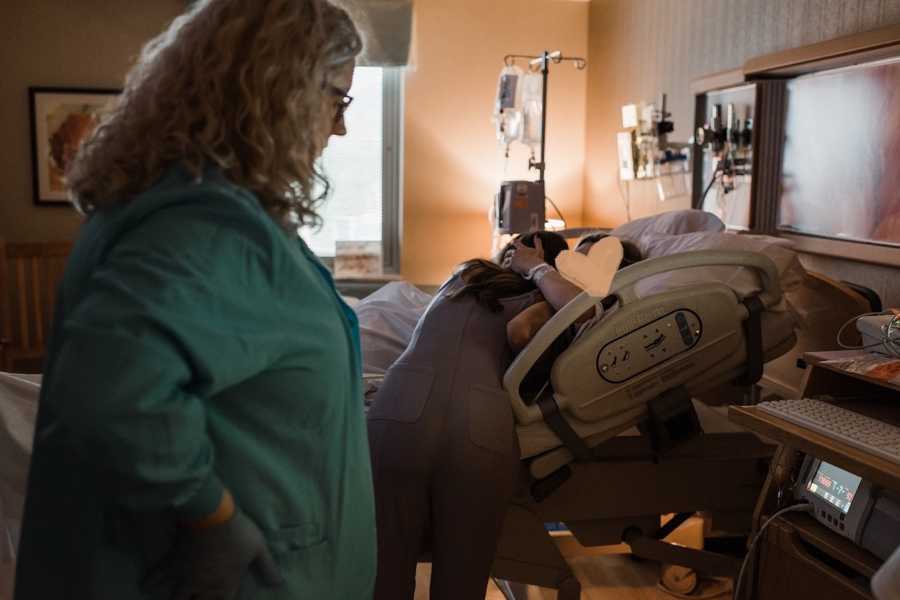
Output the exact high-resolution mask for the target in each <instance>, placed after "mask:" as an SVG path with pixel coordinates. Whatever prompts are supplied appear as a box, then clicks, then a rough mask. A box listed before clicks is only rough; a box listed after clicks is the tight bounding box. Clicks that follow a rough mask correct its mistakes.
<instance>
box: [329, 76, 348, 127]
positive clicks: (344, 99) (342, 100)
mask: <svg viewBox="0 0 900 600" xmlns="http://www.w3.org/2000/svg"><path fill="white" fill-rule="evenodd" d="M331 93H332V94H334V95H335V96H336V97H337V98H339V100H338V102H337V103H336V104H335V106H334V122H335V124H337V123H339V122H340V120H341V119H343V118H344V113H346V112H347V109H348V108H350V105H351V104H353V96H350V95H349V94H347V92H345V91H344V90H342V89H341V88H339V87H337V86H334V85H333V86H331Z"/></svg>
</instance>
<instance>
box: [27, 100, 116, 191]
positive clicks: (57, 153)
mask: <svg viewBox="0 0 900 600" xmlns="http://www.w3.org/2000/svg"><path fill="white" fill-rule="evenodd" d="M120 93H121V90H113V89H81V88H55V87H30V88H28V99H29V104H30V107H31V146H32V172H33V177H34V202H35V204H41V205H57V206H67V205H68V204H69V199H68V192H67V189H66V180H65V173H66V169H67V168H68V167H69V165H70V164H71V162H72V159H73V158H75V153H76V152H77V151H78V147H79V145H80V144H81V142H83V141H84V140H85V139H86V138H87V137H88V135H90V133H91V132H92V131H93V130H94V128H95V127H96V126H97V124H98V123H99V122H100V118H101V117H102V115H103V113H104V112H105V111H107V110H109V109H110V108H111V107H112V106H113V103H114V101H115V99H116V98H117V97H118V95H119V94H120Z"/></svg>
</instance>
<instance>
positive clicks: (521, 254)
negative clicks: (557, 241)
mask: <svg viewBox="0 0 900 600" xmlns="http://www.w3.org/2000/svg"><path fill="white" fill-rule="evenodd" d="M543 262H544V248H543V245H542V244H541V238H539V237H538V236H534V248H532V247H531V246H526V245H525V244H523V243H522V242H521V241H519V240H518V239H515V240H513V253H512V256H511V257H510V262H509V268H510V269H512V270H513V271H515V272H516V273H518V274H519V275H524V274H525V273H527V272H528V271H529V269H531V268H532V267H535V266H537V265H539V264H541V263H543Z"/></svg>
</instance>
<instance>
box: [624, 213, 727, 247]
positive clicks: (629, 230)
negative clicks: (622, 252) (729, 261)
mask: <svg viewBox="0 0 900 600" xmlns="http://www.w3.org/2000/svg"><path fill="white" fill-rule="evenodd" d="M701 231H705V232H714V233H718V232H722V231H725V224H724V223H722V221H721V219H719V217H717V216H716V215H714V214H712V213H708V212H706V211H702V210H694V209H688V210H674V211H672V212H666V213H661V214H658V215H651V216H649V217H643V218H641V219H636V220H634V221H631V222H629V223H625V224H623V225H619V226H618V227H616V228H615V229H613V230H612V231H610V232H609V234H610V235H613V236H615V237H617V238H624V239H627V240H633V241H635V242H638V241H640V239H641V238H643V237H644V236H647V235H654V234H664V235H681V234H685V233H696V232H701Z"/></svg>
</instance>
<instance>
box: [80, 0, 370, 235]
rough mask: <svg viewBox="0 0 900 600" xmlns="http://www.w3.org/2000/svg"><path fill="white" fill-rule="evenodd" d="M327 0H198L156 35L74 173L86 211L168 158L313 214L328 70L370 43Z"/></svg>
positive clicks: (311, 217)
mask: <svg viewBox="0 0 900 600" xmlns="http://www.w3.org/2000/svg"><path fill="white" fill-rule="evenodd" d="M362 44H363V43H362V39H361V37H360V34H359V32H358V30H357V28H356V26H355V25H354V23H353V21H352V19H351V18H350V16H349V15H348V14H347V12H346V11H345V10H344V9H342V8H339V7H338V6H335V5H334V4H332V3H331V2H329V1H328V0H265V1H261V0H199V1H198V2H196V3H195V4H194V5H193V6H192V7H191V9H190V10H189V11H188V12H187V13H185V14H184V15H182V16H180V17H178V18H177V19H175V20H174V21H173V22H172V24H171V26H170V27H169V28H168V30H167V31H165V32H163V33H162V34H160V35H159V36H158V37H156V38H155V39H153V40H152V41H150V42H149V43H148V44H147V45H146V46H145V47H144V49H143V51H142V53H141V55H140V57H139V59H138V60H137V63H136V65H135V66H134V67H133V69H132V70H131V71H130V73H129V74H128V77H127V78H126V81H125V89H124V91H123V93H122V95H121V97H120V100H119V102H118V103H117V105H116V106H115V107H114V108H113V110H112V111H111V112H110V114H109V115H108V116H107V117H106V118H105V119H104V120H103V121H102V122H101V124H100V125H99V126H98V127H97V129H96V130H95V131H94V132H93V134H92V135H91V136H90V138H89V139H88V140H87V141H86V142H85V143H84V144H83V145H82V147H81V149H80V150H79V152H78V155H77V157H76V159H75V161H74V163H73V165H72V167H71V169H70V170H69V172H68V173H67V182H68V184H69V188H70V190H71V196H72V200H73V202H74V204H75V206H76V208H78V209H79V210H80V211H82V212H83V213H87V214H90V213H92V212H94V211H96V210H99V209H103V208H105V207H110V206H114V205H117V204H121V203H125V202H128V201H129V200H130V199H131V198H132V197H134V196H135V195H136V194H138V193H140V192H141V191H143V190H145V189H147V188H148V187H150V186H151V185H152V184H153V183H154V182H155V181H156V180H157V179H158V178H159V177H160V176H161V175H162V173H163V172H164V171H165V170H167V169H168V168H170V167H172V166H174V165H181V166H183V167H184V168H186V169H187V170H188V171H189V172H190V173H191V174H192V175H193V176H195V177H198V178H199V177H200V176H201V175H202V173H203V171H204V169H205V168H207V167H215V168H218V169H220V170H221V171H222V172H223V173H224V175H225V177H226V178H227V179H228V180H229V181H231V182H232V183H234V184H236V185H239V186H242V187H245V188H246V189H248V190H250V191H251V192H253V193H254V194H255V195H256V197H257V198H258V200H259V202H260V204H261V205H262V206H263V207H264V208H265V209H266V210H267V211H268V212H269V214H270V215H271V216H272V218H273V219H275V220H277V221H279V222H281V223H282V224H284V225H285V226H286V227H296V226H298V225H310V224H311V225H317V224H319V222H320V219H319V216H318V215H317V214H316V207H317V205H318V204H319V203H320V202H321V201H322V200H323V199H324V197H325V196H326V195H327V193H328V187H329V186H328V182H327V180H326V179H325V177H324V175H322V173H321V172H320V171H319V170H318V169H317V167H316V160H317V158H318V157H319V155H320V154H321V152H322V150H323V145H324V142H325V139H324V136H321V135H318V134H317V132H318V131H320V130H321V129H322V127H323V125H322V124H323V123H329V124H330V123H331V122H332V118H333V116H332V113H331V112H330V111H331V108H332V104H331V103H330V102H329V98H330V97H331V96H330V95H331V94H333V92H332V91H331V90H330V89H329V88H328V86H327V83H326V82H327V78H328V76H329V74H332V73H334V72H336V71H337V70H339V69H340V68H342V67H345V66H346V65H347V63H349V62H351V61H353V60H354V59H355V57H356V56H357V55H358V54H359V53H360V52H361V51H362Z"/></svg>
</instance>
